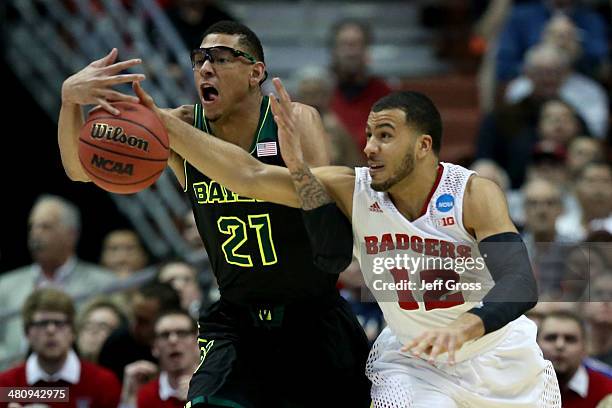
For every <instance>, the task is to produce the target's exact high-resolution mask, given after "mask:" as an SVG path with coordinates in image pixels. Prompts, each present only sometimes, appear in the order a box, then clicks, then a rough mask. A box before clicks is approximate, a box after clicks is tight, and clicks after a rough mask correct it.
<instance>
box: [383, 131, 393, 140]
mask: <svg viewBox="0 0 612 408" xmlns="http://www.w3.org/2000/svg"><path fill="white" fill-rule="evenodd" d="M392 137H393V136H392V135H391V134H390V133H387V132H382V133H381V134H380V138H381V139H383V140H386V139H390V138H392Z"/></svg>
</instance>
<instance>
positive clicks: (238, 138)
mask: <svg viewBox="0 0 612 408" xmlns="http://www.w3.org/2000/svg"><path fill="white" fill-rule="evenodd" d="M262 99H263V95H262V94H261V92H254V93H253V94H249V95H248V96H247V97H246V98H244V99H243V100H242V101H241V102H239V103H237V104H235V105H234V107H233V109H232V112H231V113H230V114H228V115H226V116H224V117H221V118H219V119H218V120H216V121H214V122H211V123H210V126H211V128H212V130H213V132H214V134H215V136H217V137H218V138H220V139H223V140H225V141H227V142H230V143H233V144H235V145H237V146H240V147H242V148H243V149H244V150H248V149H249V148H250V146H251V144H252V142H253V137H254V135H255V132H256V131H257V125H258V123H259V110H260V109H259V108H260V106H261V100H262Z"/></svg>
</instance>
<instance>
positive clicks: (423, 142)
mask: <svg viewBox="0 0 612 408" xmlns="http://www.w3.org/2000/svg"><path fill="white" fill-rule="evenodd" d="M432 149H433V139H432V138H431V136H430V135H427V134H423V135H420V136H419V137H418V139H417V145H416V155H417V157H418V158H419V159H422V158H423V157H425V156H426V155H427V153H428V152H429V151H430V150H432Z"/></svg>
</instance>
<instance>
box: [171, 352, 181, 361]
mask: <svg viewBox="0 0 612 408" xmlns="http://www.w3.org/2000/svg"><path fill="white" fill-rule="evenodd" d="M182 355H183V353H181V352H180V351H174V352H172V353H170V358H172V359H175V358H179V357H181V356H182Z"/></svg>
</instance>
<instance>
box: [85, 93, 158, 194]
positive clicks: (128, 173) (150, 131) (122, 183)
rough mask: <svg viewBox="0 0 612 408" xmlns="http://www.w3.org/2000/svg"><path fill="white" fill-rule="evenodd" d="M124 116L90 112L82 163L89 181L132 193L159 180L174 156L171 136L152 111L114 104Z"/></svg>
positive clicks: (121, 192) (138, 106)
mask: <svg viewBox="0 0 612 408" xmlns="http://www.w3.org/2000/svg"><path fill="white" fill-rule="evenodd" d="M113 106H114V107H116V108H117V109H118V110H119V111H120V112H121V113H120V114H119V115H118V116H114V115H111V114H110V113H108V112H107V111H105V110H104V109H101V108H99V109H95V110H93V111H91V112H90V113H89V116H88V118H87V121H86V122H85V125H83V127H82V128H81V135H80V137H79V160H80V161H81V164H82V166H83V168H84V169H85V171H86V172H87V174H88V175H89V178H90V179H91V180H92V181H93V182H94V183H95V184H96V185H97V186H99V187H101V188H102V189H104V190H106V191H110V192H112V193H119V194H131V193H136V192H138V191H141V190H143V189H145V188H147V187H149V186H150V185H151V184H153V183H155V181H156V180H157V179H158V178H159V176H160V175H161V173H162V172H163V171H164V169H165V168H166V164H167V161H168V156H169V154H170V150H169V146H170V144H169V141H168V133H167V132H166V128H164V125H163V124H162V123H161V121H160V120H159V118H158V117H157V116H156V115H155V113H153V111H151V110H150V109H149V108H147V107H145V106H143V105H141V104H138V103H131V102H116V103H113Z"/></svg>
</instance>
